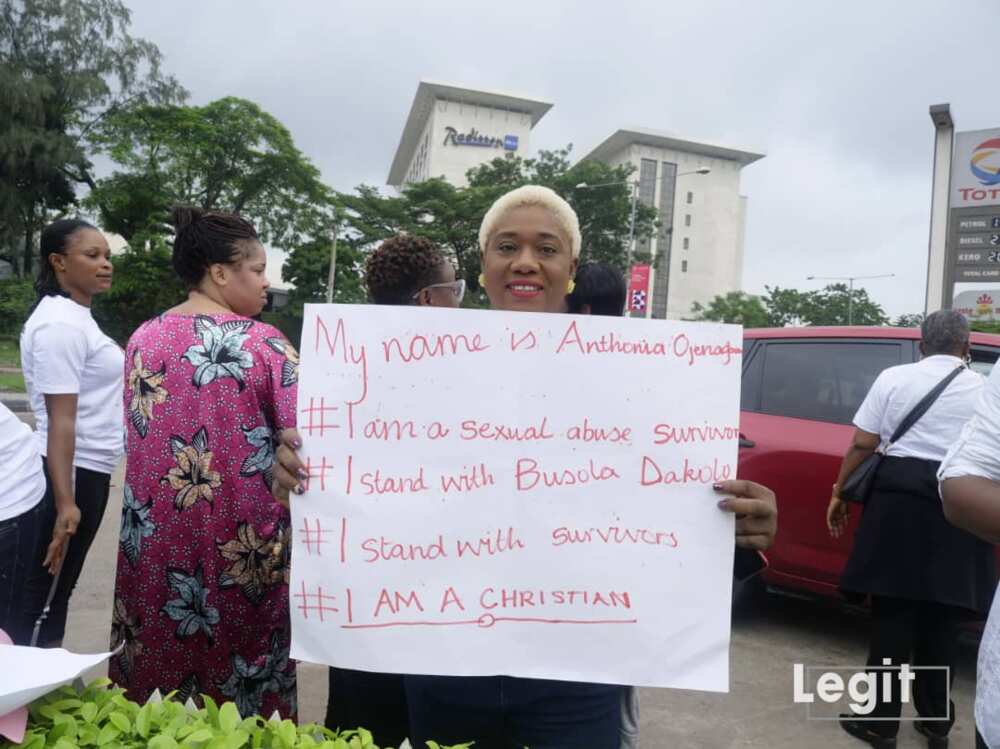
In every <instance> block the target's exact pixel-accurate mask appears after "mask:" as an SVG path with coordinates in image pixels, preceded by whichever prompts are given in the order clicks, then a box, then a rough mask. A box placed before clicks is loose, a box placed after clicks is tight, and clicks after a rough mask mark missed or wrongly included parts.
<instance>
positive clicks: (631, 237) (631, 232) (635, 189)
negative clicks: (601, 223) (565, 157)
mask: <svg viewBox="0 0 1000 749" xmlns="http://www.w3.org/2000/svg"><path fill="white" fill-rule="evenodd" d="M711 172H712V169H711V167H707V166H700V167H698V168H697V169H692V170H691V171H690V172H681V173H680V174H675V175H674V179H677V178H678V177H684V176H686V175H688V174H711ZM613 185H629V186H631V188H632V207H631V209H630V210H629V219H628V246H627V249H626V260H625V265H626V268H627V269H628V272H629V273H631V272H632V256H633V254H634V252H635V211H636V205H637V203H638V202H639V180H637V179H636V180H621V181H618V182H602V183H601V184H598V185H588V184H587V183H586V182H580V183H579V184H577V185H576V189H577V190H594V189H596V188H598V187H611V186H613Z"/></svg>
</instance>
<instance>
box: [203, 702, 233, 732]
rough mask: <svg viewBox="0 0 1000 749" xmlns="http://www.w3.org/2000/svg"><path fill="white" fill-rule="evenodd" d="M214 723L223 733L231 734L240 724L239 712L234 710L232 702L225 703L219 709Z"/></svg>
mask: <svg viewBox="0 0 1000 749" xmlns="http://www.w3.org/2000/svg"><path fill="white" fill-rule="evenodd" d="M206 703H207V699H206ZM216 722H217V724H218V726H219V728H221V729H222V730H223V731H225V732H226V733H232V732H233V730H235V728H236V726H238V725H239V724H240V711H239V710H237V709H236V705H234V704H233V703H232V702H227V703H226V704H224V705H223V706H222V707H221V708H220V709H219V714H218V718H217V720H216Z"/></svg>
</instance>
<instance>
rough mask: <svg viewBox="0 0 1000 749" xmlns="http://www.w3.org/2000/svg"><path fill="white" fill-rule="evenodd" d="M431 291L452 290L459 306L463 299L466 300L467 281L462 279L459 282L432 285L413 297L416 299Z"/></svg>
mask: <svg viewBox="0 0 1000 749" xmlns="http://www.w3.org/2000/svg"><path fill="white" fill-rule="evenodd" d="M430 289H450V290H451V293H452V294H453V295H454V296H455V301H457V302H458V303H459V304H461V303H462V299H464V298H465V279H464V278H460V279H458V280H457V281H446V282H445V283H432V284H431V285H430V286H424V288H422V289H421V290H420V291H418V292H417V293H416V294H414V295H413V298H414V299H416V298H417V297H419V296H420V295H421V294H423V293H424V292H425V291H429V290H430Z"/></svg>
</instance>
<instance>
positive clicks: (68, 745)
mask: <svg viewBox="0 0 1000 749" xmlns="http://www.w3.org/2000/svg"><path fill="white" fill-rule="evenodd" d="M53 749H76V742H75V741H70V740H69V739H67V738H66V737H65V736H64V737H63V738H61V739H59V740H58V741H57V742H56V743H55V745H54V747H53Z"/></svg>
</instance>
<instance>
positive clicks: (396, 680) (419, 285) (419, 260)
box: [326, 234, 465, 746]
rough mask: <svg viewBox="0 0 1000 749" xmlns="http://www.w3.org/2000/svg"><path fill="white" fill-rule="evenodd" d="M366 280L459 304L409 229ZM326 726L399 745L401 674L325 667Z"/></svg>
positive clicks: (388, 246) (371, 288) (458, 295)
mask: <svg viewBox="0 0 1000 749" xmlns="http://www.w3.org/2000/svg"><path fill="white" fill-rule="evenodd" d="M365 285H366V286H367V287H368V296H369V298H370V299H371V300H372V302H374V303H375V304H395V305H420V306H428V307H458V306H459V305H460V304H461V303H462V298H463V297H464V296H465V281H464V280H462V279H460V280H457V281H456V280H455V267H454V266H453V265H452V264H451V263H450V262H448V260H447V258H445V256H444V254H443V253H442V252H441V251H440V250H439V249H438V247H437V245H435V244H434V243H433V242H432V241H431V240H429V239H426V238H424V237H418V236H414V235H413V234H397V235H396V236H394V237H389V239H387V240H385V241H384V242H383V243H382V244H381V245H379V247H378V249H377V250H375V251H374V252H373V253H372V254H371V255H369V256H368V261H367V262H366V263H365ZM329 678H330V696H329V701H328V702H327V707H326V725H327V727H328V728H331V729H337V728H341V729H348V728H357V727H358V726H364V727H365V728H367V729H368V730H369V731H371V732H372V733H373V734H374V735H375V736H376V737H377V740H378V742H379V744H380V745H382V746H399V745H400V744H401V743H403V739H405V738H407V736H408V735H409V713H408V709H407V705H406V692H405V689H404V686H403V676H402V675H400V674H383V673H372V672H368V671H352V670H350V669H345V668H331V669H330V677H329Z"/></svg>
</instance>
